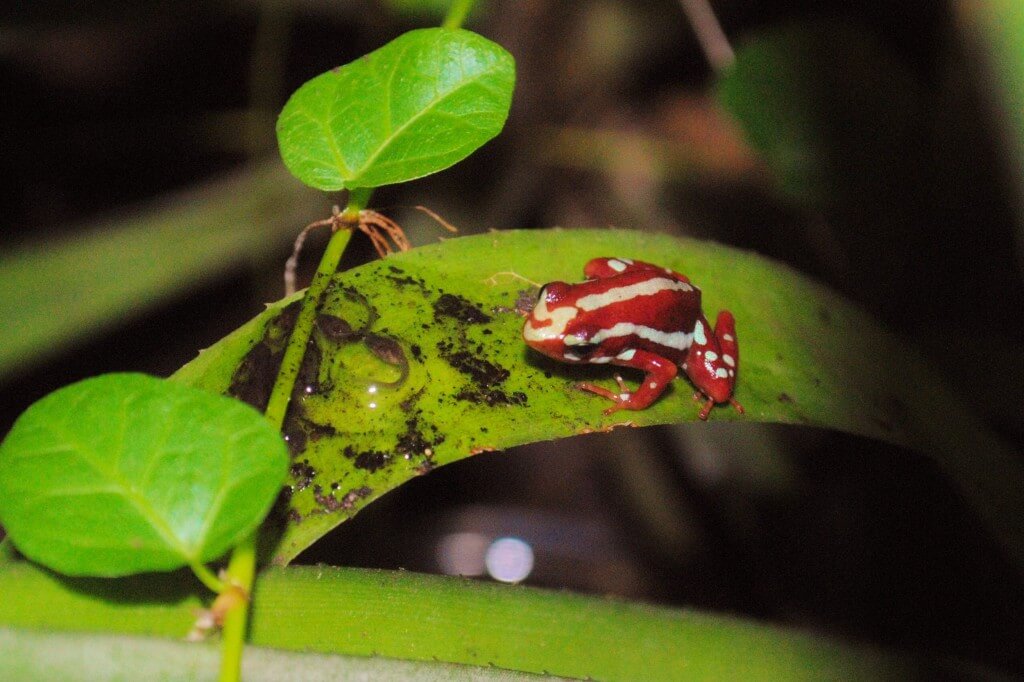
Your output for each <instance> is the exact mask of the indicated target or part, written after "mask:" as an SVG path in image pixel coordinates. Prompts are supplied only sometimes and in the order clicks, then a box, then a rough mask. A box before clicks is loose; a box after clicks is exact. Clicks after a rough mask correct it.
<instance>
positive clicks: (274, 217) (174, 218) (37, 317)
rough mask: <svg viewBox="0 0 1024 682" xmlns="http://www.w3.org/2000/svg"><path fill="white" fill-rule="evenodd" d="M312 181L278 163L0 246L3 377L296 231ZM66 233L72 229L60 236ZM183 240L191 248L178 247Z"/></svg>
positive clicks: (270, 250) (256, 256)
mask: <svg viewBox="0 0 1024 682" xmlns="http://www.w3.org/2000/svg"><path fill="white" fill-rule="evenodd" d="M311 200H314V193H313V191H312V190H310V189H308V188H306V187H303V186H301V185H298V184H296V183H294V182H289V178H288V174H287V171H286V170H285V169H284V168H283V167H282V166H281V164H280V163H279V162H274V163H268V164H266V165H261V166H255V167H252V168H250V169H248V170H247V171H246V172H245V173H244V174H242V175H240V176H237V177H232V178H229V179H227V180H219V181H217V182H211V183H207V184H204V185H200V186H199V187H198V188H197V189H195V190H194V191H191V192H188V193H182V194H181V195H179V196H176V197H171V198H166V199H165V200H164V201H163V202H161V205H160V207H159V208H157V209H155V210H151V211H149V212H148V213H144V214H142V216H141V217H140V216H139V215H137V214H136V213H135V212H134V211H133V212H131V213H132V215H130V217H126V218H123V219H120V220H116V221H103V222H100V223H96V224H92V225H89V226H85V227H84V228H79V229H74V230H70V229H69V230H61V231H60V236H58V235H57V234H56V231H54V233H51V234H48V235H47V236H45V237H44V238H42V239H41V240H39V241H38V242H36V243H32V244H26V245H24V246H21V247H19V248H15V249H7V250H6V251H4V252H2V253H0V281H2V282H3V283H4V286H5V287H7V291H9V292H17V295H13V294H12V295H8V296H0V320H3V324H0V381H4V380H7V379H10V378H11V377H12V376H13V375H16V374H18V373H20V372H25V371H26V370H27V369H29V368H30V366H31V365H33V364H34V363H36V362H38V361H40V360H42V359H45V358H48V357H50V356H54V355H57V354H59V353H60V352H61V351H62V350H66V349H67V348H69V347H70V346H72V345H74V344H77V343H81V342H82V341H83V340H85V339H88V338H90V337H92V336H94V335H96V334H99V333H102V332H103V331H107V330H110V329H112V328H115V327H116V326H117V325H120V324H124V323H125V322H126V321H127V320H130V319H132V317H133V316H137V315H141V314H143V313H144V312H145V311H146V310H148V309H150V308H152V307H154V306H156V305H158V304H160V303H162V302H166V301H168V300H169V299H171V298H173V297H174V296H180V295H182V292H184V291H189V290H194V289H195V288H196V287H199V286H201V285H202V284H203V282H207V281H211V280H214V279H216V278H217V277H220V276H222V275H223V273H225V272H226V271H229V270H232V269H237V268H239V267H242V266H245V265H248V264H250V263H255V262H260V260H261V259H266V258H268V257H269V255H270V254H276V253H279V251H280V249H281V247H283V246H285V245H286V244H291V242H292V241H293V240H294V239H295V224H296V223H298V222H300V221H302V220H307V219H308V218H307V216H308V215H309V202H310V201H311ZM65 234H68V235H72V236H64V235H65ZM182 244H188V248H182Z"/></svg>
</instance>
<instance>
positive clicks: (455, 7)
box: [441, 0, 476, 28]
mask: <svg viewBox="0 0 1024 682" xmlns="http://www.w3.org/2000/svg"><path fill="white" fill-rule="evenodd" d="M475 3H476V0H453V1H452V6H451V7H450V8H448V14H446V15H445V17H444V21H443V22H441V28H461V27H462V22H463V21H465V20H466V15H467V14H469V10H471V9H473V5H474V4H475Z"/></svg>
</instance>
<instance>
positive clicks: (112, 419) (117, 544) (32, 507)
mask: <svg viewBox="0 0 1024 682" xmlns="http://www.w3.org/2000/svg"><path fill="white" fill-rule="evenodd" d="M286 469H287V453H286V449H285V446H284V443H283V442H282V440H281V438H280V435H279V434H278V433H277V431H276V430H275V429H273V428H272V427H271V426H270V425H269V423H268V422H267V421H266V420H265V419H264V418H263V416H262V415H260V414H259V413H257V412H256V411H255V410H253V409H252V408H250V407H248V406H246V405H243V404H242V403H240V402H238V401H236V400H231V399H228V398H224V397H223V396H218V395H214V394H212V393H208V392H206V391H201V390H197V389H193V388H189V387H187V386H183V385H181V384H176V383H172V382H169V381H164V380H161V379H155V378H153V377H149V376H145V375H142V374H107V375H103V376H99V377H95V378H92V379H86V380H84V381H80V382H78V383H76V384H72V385H71V386H67V387H65V388H62V389H60V390H58V391H55V392H53V393H51V394H50V395H48V396H46V397H44V398H43V399H41V400H39V401H38V402H36V403H35V404H33V405H32V406H31V407H29V409H28V410H26V411H25V413H24V414H22V415H21V417H19V418H18V421H17V422H15V424H14V427H13V428H12V429H11V432H10V433H9V434H8V435H7V438H6V439H5V440H4V442H3V443H2V444H0V523H3V525H4V527H5V528H6V529H7V531H8V533H10V537H11V539H12V540H13V541H14V544H15V545H16V546H17V548H18V550H19V551H21V552H22V553H23V554H25V555H26V556H28V557H29V558H30V559H33V560H35V561H38V562H39V563H41V564H44V565H46V566H48V567H50V568H52V569H54V570H57V571H60V572H61V573H66V574H69V575H95V576H119V575H129V574H132V573H138V572H142V571H160V570H170V569H173V568H178V567H180V566H183V565H186V564H190V565H195V564H196V563H200V562H206V561H210V560H213V559H216V558H217V557H219V556H221V555H222V554H223V553H224V552H226V551H227V550H228V549H230V548H231V547H233V546H235V545H236V544H238V542H239V541H241V540H242V539H243V538H244V537H246V536H247V535H248V534H249V533H251V532H252V530H253V529H254V528H255V527H256V526H257V525H259V523H260V522H261V521H262V520H263V518H264V516H265V515H266V512H267V510H268V509H269V508H270V505H271V504H272V503H273V501H274V498H275V497H276V496H277V494H278V492H279V490H280V486H281V482H282V480H283V479H284V477H285V470H286Z"/></svg>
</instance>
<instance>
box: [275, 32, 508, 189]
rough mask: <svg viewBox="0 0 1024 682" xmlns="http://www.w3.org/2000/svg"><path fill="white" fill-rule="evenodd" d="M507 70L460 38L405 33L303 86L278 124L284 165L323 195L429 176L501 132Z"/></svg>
mask: <svg viewBox="0 0 1024 682" xmlns="http://www.w3.org/2000/svg"><path fill="white" fill-rule="evenodd" d="M514 85H515V62H514V60H513V59H512V55H510V54H509V53H508V52H506V51H505V50H504V49H502V48H501V46H499V45H496V44H495V43H492V42H491V41H489V40H487V39H486V38H483V37H481V36H479V35H477V34H475V33H472V32H470V31H466V30H462V29H443V28H430V29H419V30H416V31H409V32H408V33H405V34H403V35H402V36H400V37H398V38H396V39H395V40H393V41H391V42H390V43H388V44H387V45H385V46H384V47H381V48H380V49H377V50H374V51H373V52H371V53H370V54H368V55H366V56H365V57H362V58H361V59H358V60H356V61H354V62H352V63H350V64H346V65H345V66H341V67H338V68H336V69H332V70H331V71H328V72H327V73H324V74H321V75H319V76H317V77H316V78H313V79H312V80H310V81H308V82H307V83H306V84H304V85H303V86H302V87H300V88H299V89H298V90H297V91H296V92H295V94H293V95H292V97H291V99H289V100H288V103H287V104H285V106H284V109H283V110H282V111H281V116H280V118H279V119H278V121H277V140H278V145H279V146H280V149H281V157H282V158H283V159H284V162H285V165H287V166H288V168H289V170H291V172H292V173H294V174H295V176H296V177H297V178H299V179H300V180H302V181H303V182H304V183H306V184H307V185H311V186H313V187H316V188H317V189H323V190H338V189H352V188H353V187H378V186H380V185H388V184H393V183H396V182H404V181H406V180H412V179H414V178H419V177H422V176H424V175H429V174H431V173H436V172H437V171H439V170H443V169H445V168H447V167H448V166H451V165H452V164H454V163H456V162H458V161H461V160H462V159H464V158H466V157H467V156H469V155H470V154H471V153H472V152H473V151H474V150H475V149H476V148H477V147H479V146H480V145H482V144H483V143H485V142H487V141H488V140H490V139H491V138H492V137H494V136H495V135H497V134H498V133H499V132H501V129H502V127H503V126H504V125H505V119H506V118H507V117H508V110H509V106H510V105H511V102H512V88H513V86H514Z"/></svg>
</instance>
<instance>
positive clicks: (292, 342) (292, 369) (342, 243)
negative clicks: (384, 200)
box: [266, 189, 373, 428]
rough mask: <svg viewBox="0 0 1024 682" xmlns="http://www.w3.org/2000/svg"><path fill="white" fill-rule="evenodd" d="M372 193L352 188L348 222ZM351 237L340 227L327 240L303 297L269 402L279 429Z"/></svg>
mask: <svg viewBox="0 0 1024 682" xmlns="http://www.w3.org/2000/svg"><path fill="white" fill-rule="evenodd" d="M372 192H373V190H372V189H354V190H352V191H351V192H350V193H349V199H348V206H346V207H345V210H344V211H343V212H342V214H341V217H342V220H344V221H346V222H354V221H356V220H358V219H359V211H361V210H362V209H363V208H365V207H366V203H367V202H368V201H369V199H370V194H371V193H372ZM351 236H352V232H351V231H350V230H338V231H337V232H335V233H334V234H333V235H332V236H331V240H330V241H329V242H328V243H327V249H326V250H325V251H324V255H323V257H322V258H321V259H320V265H319V266H318V267H317V269H316V274H314V275H313V281H312V282H310V284H309V289H307V290H306V296H305V298H303V299H302V309H301V310H300V311H299V316H298V319H296V320H295V328H294V329H293V330H292V335H291V337H290V338H289V339H288V346H287V347H286V348H285V350H284V359H283V360H282V361H281V369H280V370H278V373H277V379H276V380H275V381H274V389H273V390H272V391H271V393H270V400H269V401H268V402H267V409H266V415H267V419H269V420H270V423H271V424H273V425H274V426H276V427H277V428H281V426H282V425H283V424H284V417H285V414H286V413H287V412H288V403H289V402H290V401H291V396H292V389H293V388H294V387H295V379H296V377H298V375H299V367H300V366H301V365H302V357H303V356H304V355H305V354H306V345H307V344H308V343H309V336H310V334H312V332H313V322H314V320H315V319H316V312H317V309H319V307H320V297H321V296H322V295H323V293H324V290H325V289H326V288H327V285H328V284H329V283H330V281H331V277H332V276H333V275H334V273H335V271H336V270H337V269H338V263H339V262H340V261H341V254H342V253H344V252H345V247H346V246H347V245H348V240H349V238H350V237H351Z"/></svg>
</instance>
